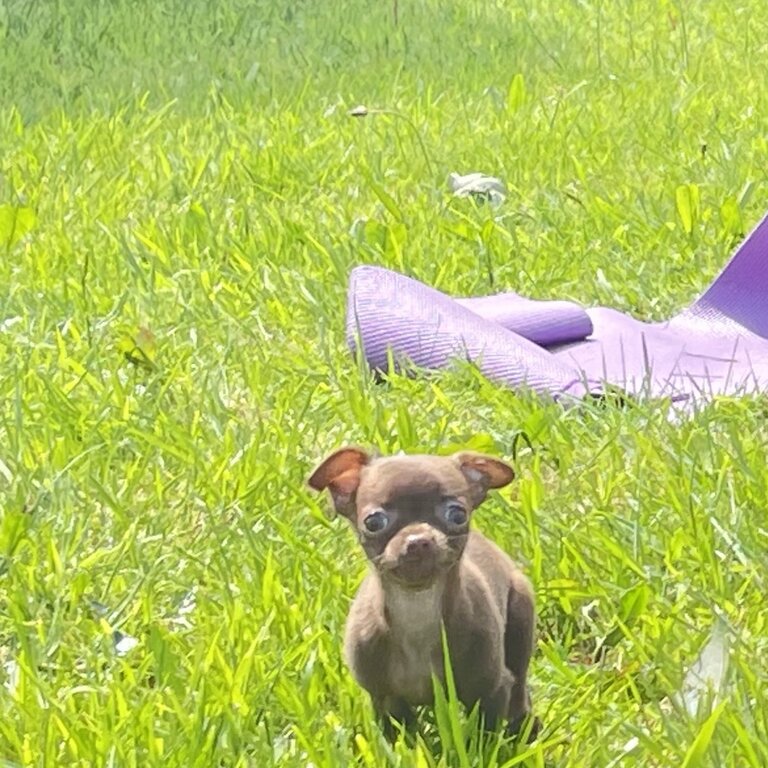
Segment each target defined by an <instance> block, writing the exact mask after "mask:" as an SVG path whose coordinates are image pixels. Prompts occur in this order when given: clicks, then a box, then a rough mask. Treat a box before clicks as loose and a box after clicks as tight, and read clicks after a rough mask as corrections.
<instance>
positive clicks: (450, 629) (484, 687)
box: [310, 449, 534, 733]
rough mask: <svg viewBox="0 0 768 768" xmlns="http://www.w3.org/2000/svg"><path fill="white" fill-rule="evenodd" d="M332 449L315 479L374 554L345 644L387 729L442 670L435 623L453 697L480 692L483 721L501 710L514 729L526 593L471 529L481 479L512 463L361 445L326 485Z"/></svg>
mask: <svg viewBox="0 0 768 768" xmlns="http://www.w3.org/2000/svg"><path fill="white" fill-rule="evenodd" d="M347 450H348V451H350V450H352V451H354V449H347ZM343 454H344V452H343V451H342V452H339V453H338V454H334V457H338V456H341V455H343ZM334 457H331V458H330V459H328V461H327V462H326V463H325V464H323V465H322V466H321V467H320V468H319V469H318V470H317V472H316V473H315V475H313V480H316V481H317V483H316V484H315V485H313V487H317V486H318V485H321V486H322V487H330V489H331V492H332V494H333V496H334V502H335V503H336V507H337V509H338V510H339V511H340V512H342V514H345V515H346V516H347V517H349V518H350V520H351V521H352V522H353V524H354V525H355V527H356V528H357V529H358V531H359V534H360V539H361V543H362V545H363V548H364V549H365V551H366V554H367V555H368V557H369V559H370V560H371V563H372V568H371V570H370V571H369V573H368V574H367V576H366V577H365V579H364V581H363V583H362V585H361V586H360V589H359V590H358V593H357V595H356V597H355V599H354V601H353V604H352V607H351V609H350V613H349V617H348V620H347V626H346V633H345V655H346V659H347V662H348V664H349V666H350V668H351V670H352V672H353V674H354V676H355V678H356V679H357V680H358V682H359V683H360V685H361V686H362V687H363V688H365V689H366V690H367V691H368V692H369V693H370V695H371V698H372V701H373V704H374V706H375V708H376V710H377V711H378V713H379V714H380V716H381V717H382V719H383V721H384V723H385V726H387V727H388V730H389V731H390V733H391V732H392V731H391V727H390V726H389V718H390V717H392V718H394V719H396V720H399V721H402V722H404V723H406V724H409V723H410V722H411V721H412V720H413V708H414V707H416V706H419V705H422V704H430V703H432V692H433V689H432V675H433V674H434V675H436V676H437V677H438V679H441V680H442V679H444V660H443V651H442V647H443V646H442V636H441V631H442V628H443V627H444V628H445V634H446V641H447V647H448V650H449V653H450V661H451V667H452V670H453V674H454V679H455V682H456V689H457V693H458V696H459V698H460V699H461V701H462V702H463V703H464V704H465V705H466V706H467V707H470V708H471V707H472V706H474V705H475V704H476V703H479V704H480V708H481V711H482V713H483V715H484V718H485V723H486V726H489V727H493V726H494V725H495V724H496V723H497V721H498V720H500V719H503V720H506V721H508V723H509V725H510V728H511V729H512V730H516V729H518V728H519V727H520V725H521V723H522V721H523V720H524V718H525V716H526V715H527V714H528V713H529V710H530V701H529V697H528V693H527V685H526V677H527V671H528V663H529V660H530V656H531V652H532V649H533V627H534V601H533V594H532V590H531V587H530V585H529V583H528V581H527V579H526V578H525V577H524V576H523V575H522V574H521V573H520V571H519V570H518V569H517V568H516V566H515V565H514V563H513V562H512V560H511V559H510V558H509V557H508V556H507V555H506V554H505V553H504V552H502V550H501V549H499V548H498V547H497V546H496V545H495V544H493V543H492V542H491V541H489V540H488V539H486V538H485V537H484V536H482V534H480V533H477V532H476V531H470V530H469V528H468V522H469V513H470V512H471V511H472V510H473V509H474V508H475V507H476V506H477V505H478V504H479V503H480V502H481V501H482V500H483V498H484V497H485V493H486V491H487V489H488V487H499V486H500V485H503V484H506V482H509V480H511V479H512V476H513V475H512V471H511V470H510V469H509V468H508V467H506V465H503V464H501V462H497V461H496V460H494V459H489V458H488V457H482V456H479V455H477V454H460V455H459V456H458V457H455V458H454V457H450V458H446V457H434V456H397V457H391V458H386V459H376V460H371V459H370V458H369V457H367V456H366V455H365V454H363V453H362V452H359V451H358V452H356V453H353V454H352V455H351V456H350V455H347V456H346V459H347V461H346V462H341V464H338V461H337V462H336V463H337V465H338V466H336V467H335V468H333V469H332V471H330V472H329V473H327V477H328V478H331V480H330V481H329V482H325V484H323V482H322V481H324V480H325V479H326V478H324V477H323V476H322V473H321V470H322V469H323V467H325V466H326V464H329V463H333V461H332V460H333V459H334ZM350 459H352V462H351V464H350ZM356 461H357V462H359V464H356V463H355V462H356ZM339 470H341V471H339ZM318 473H320V475H318ZM339 478H341V479H339ZM333 479H336V483H335V486H334V482H333ZM310 482H312V481H310ZM384 518H386V520H385V522H384V523H382V520H383V519H384ZM371 521H373V523H374V525H373V526H371ZM379 525H383V527H382V528H380V529H379ZM367 526H371V527H374V528H376V529H377V530H374V531H370V530H368V529H367Z"/></svg>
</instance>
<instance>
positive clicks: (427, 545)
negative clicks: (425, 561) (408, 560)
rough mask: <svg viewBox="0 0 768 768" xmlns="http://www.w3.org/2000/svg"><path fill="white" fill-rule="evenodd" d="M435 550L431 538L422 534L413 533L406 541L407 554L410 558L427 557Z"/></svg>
mask: <svg viewBox="0 0 768 768" xmlns="http://www.w3.org/2000/svg"><path fill="white" fill-rule="evenodd" d="M434 548H435V543H434V541H432V539H431V538H429V536H424V534H421V533H412V534H410V535H409V536H408V538H407V539H406V540H405V554H406V556H408V557H420V556H421V555H426V554H428V553H429V552H431V551H432V550H433V549H434Z"/></svg>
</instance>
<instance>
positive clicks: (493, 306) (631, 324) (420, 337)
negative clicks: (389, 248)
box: [347, 216, 768, 401]
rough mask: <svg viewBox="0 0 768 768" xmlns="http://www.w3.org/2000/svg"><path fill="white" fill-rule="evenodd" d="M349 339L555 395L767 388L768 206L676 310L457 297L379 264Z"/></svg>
mask: <svg viewBox="0 0 768 768" xmlns="http://www.w3.org/2000/svg"><path fill="white" fill-rule="evenodd" d="M347 340H348V343H349V344H350V347H351V348H352V349H353V350H354V349H356V348H357V345H358V344H360V345H361V346H362V352H363V354H364V356H365V359H366V360H367V361H368V363H369V365H370V366H371V367H372V368H374V369H377V370H384V369H386V368H387V365H388V360H389V357H390V355H391V358H392V359H393V360H394V362H395V364H396V365H402V364H403V363H404V362H406V361H407V362H409V363H411V364H413V365H416V366H418V367H422V368H431V369H438V368H443V367H445V366H447V365H449V364H450V362H451V361H452V360H453V359H455V358H461V359H465V360H469V361H472V362H473V363H475V364H476V365H478V366H479V368H480V370H482V372H483V373H484V374H485V375H486V376H488V378H490V379H493V380H495V381H499V382H501V383H504V384H506V385H507V386H510V387H513V388H531V389H533V390H535V391H536V392H539V393H541V394H549V395H552V396H553V397H555V398H561V397H563V396H565V395H570V396H583V395H585V394H587V393H592V394H599V393H601V392H603V391H605V389H606V387H611V388H619V389H621V390H623V391H625V392H626V393H628V394H633V395H641V396H642V395H647V396H652V397H670V398H672V399H673V400H675V401H688V400H694V399H699V398H704V399H706V398H711V397H713V396H715V395H718V394H728V395H736V394H748V393H754V392H765V391H768V216H766V217H765V218H764V219H763V220H762V221H761V222H760V224H758V226H757V227H756V228H755V229H754V230H753V231H752V232H751V233H750V235H749V236H748V237H747V239H746V240H745V241H744V242H743V243H742V245H741V246H740V247H739V248H738V250H737V251H736V253H735V254H734V255H733V257H732V258H731V260H730V262H729V263H728V264H727V265H726V267H725V269H723V271H722V272H721V273H720V275H719V276H718V277H717V278H716V279H715V281H714V282H713V283H712V285H711V286H710V287H709V288H708V289H707V290H706V291H705V293H704V294H703V295H702V296H701V297H700V298H699V299H698V300H697V301H696V302H695V303H694V304H692V305H691V306H690V307H688V308H687V309H685V310H683V311H682V312H681V313H680V314H678V315H676V316H675V317H673V318H671V319H670V320H668V321H665V322H661V323H645V322H642V321H641V320H637V319H635V318H633V317H631V316H629V315H626V314H623V313H621V312H618V311H616V310H614V309H610V308H608V307H595V308H592V309H586V310H585V309H582V308H581V307H579V306H578V305H576V304H573V303H571V302H566V301H535V300H532V299H527V298H524V297H522V296H519V295H518V294H516V293H503V294H498V295H495V296H487V297H475V298H464V299H457V298H452V297H450V296H447V295H446V294H444V293H441V292H440V291H437V290H435V289H434V288H430V287H429V286H426V285H424V284H423V283H420V282H418V281H416V280H413V279H412V278H409V277H406V276H404V275H401V274H398V273H397V272H392V271H390V270H387V269H382V268H380V267H371V266H362V267H357V268H356V269H354V270H353V271H352V274H351V276H350V285H349V294H348V303H347Z"/></svg>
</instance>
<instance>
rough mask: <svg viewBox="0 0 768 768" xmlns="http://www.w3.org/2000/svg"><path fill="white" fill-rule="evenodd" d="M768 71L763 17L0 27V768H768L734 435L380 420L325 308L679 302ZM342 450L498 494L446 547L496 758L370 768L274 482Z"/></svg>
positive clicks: (761, 457) (498, 421)
mask: <svg viewBox="0 0 768 768" xmlns="http://www.w3.org/2000/svg"><path fill="white" fill-rule="evenodd" d="M555 6H558V8H557V9H556V8H555ZM766 41H768V21H766V18H765V13H764V8H763V5H762V4H761V3H759V2H757V0H753V1H752V2H742V1H739V2H734V3H717V4H716V3H703V2H702V3H676V2H667V1H666V0H658V1H657V2H652V1H651V0H636V1H635V2H629V1H627V2H615V3H608V2H603V3H600V2H594V3H590V2H579V3H576V2H572V3H571V2H569V3H557V4H556V3H546V2H542V1H540V0H526V2H520V3H502V2H495V3H494V2H490V3H482V2H479V0H462V2H454V3H442V2H437V0H425V1H424V2H416V0H400V2H399V3H398V24H397V26H396V25H395V24H394V20H393V3H390V2H386V3H382V4H376V3H370V2H363V0H339V2H333V3H331V2H327V3H322V2H301V0H262V2H245V1H244V0H221V1H220V2H216V3H205V2H202V1H197V0H188V1H187V2H184V3H182V2H170V1H167V2H158V3H149V2H143V1H141V0H114V1H112V2H95V1H92V0H70V1H69V2H66V3H64V2H54V1H53V0H27V1H26V2H18V1H17V0H6V2H5V3H1V4H0V105H2V106H1V107H0V253H1V254H2V259H1V260H0V284H2V285H3V286H4V290H3V291H2V292H0V352H1V353H2V357H1V358H0V359H2V361H3V364H2V367H0V507H1V509H2V512H0V514H1V515H2V517H1V518H0V579H1V580H0V683H2V686H0V765H3V766H8V767H10V766H21V765H24V766H43V765H45V766H54V765H67V766H72V765H89V766H91V765H95V766H102V765H104V766H132V765H136V766H145V765H162V766H164V768H171V766H185V767H187V766H206V767H207V766H264V765H275V766H308V765H314V766H317V767H318V768H319V767H320V766H328V767H330V766H345V765H360V766H418V767H419V768H428V767H430V766H465V765H471V766H483V767H484V768H498V767H499V766H513V765H526V766H558V767H559V766H595V767H598V768H605V767H606V766H625V765H626V766H629V765H647V766H660V767H663V766H678V765H685V766H688V767H689V768H693V766H718V767H720V766H754V767H755V768H757V767H758V766H763V765H765V764H766V763H767V762H768V747H766V744H768V714H767V713H768V679H767V678H768V674H767V673H766V669H765V663H764V661H765V658H766V654H768V639H767V638H768V616H767V612H766V609H765V593H766V587H767V585H766V563H767V562H768V515H766V483H767V482H768V473H766V442H767V441H768V428H766V426H765V415H766V411H765V404H764V402H762V401H761V400H759V399H753V400H745V401H729V400H720V401H718V402H717V403H715V404H713V405H711V406H710V407H708V408H705V409H702V410H701V411H700V412H698V413H696V414H694V415H693V417H692V418H690V419H688V420H685V421H683V422H679V421H676V420H675V419H673V418H670V414H669V413H668V411H667V409H666V406H665V405H664V404H659V403H648V404H644V405H639V406H634V407H630V408H628V409H625V410H622V409H620V408H618V407H614V406H612V405H610V404H609V405H606V406H605V407H598V406H596V405H585V406H584V407H582V408H575V409H571V410H563V409H562V408H560V407H558V406H554V405H552V404H549V403H547V402H544V401H540V400H536V399H534V398H532V397H527V396H521V395H515V394H513V393H510V392H508V391H504V390H502V389H499V388H497V387H495V386H493V385H491V384H490V383H488V382H486V381H484V380H483V379H482V378H480V377H479V376H478V375H477V374H476V373H475V372H474V371H472V370H469V369H466V368H465V369H457V370H455V371H450V372H445V373H441V374H440V375H431V376H423V377H419V378H416V379H410V378H405V377H400V376H392V377H391V378H390V379H389V381H388V382H387V383H385V384H383V385H377V384H375V383H373V382H372V380H371V378H370V377H369V375H368V374H367V373H366V371H365V370H363V369H362V368H361V367H359V366H358V365H357V364H356V363H355V361H354V360H353V359H352V358H351V357H350V356H349V354H348V353H347V351H346V348H345V345H344V339H343V313H344V300H345V288H346V278H347V275H348V273H349V270H350V269H351V268H352V267H353V266H354V265H356V264H360V263H376V264H383V265H387V266H389V267H392V268H394V269H398V270H401V271H404V272H406V273H408V274H411V275H414V276H416V277H418V278H419V279H422V280H424V281H426V282H429V283H430V284H434V285H436V286H437V287H439V288H441V289H443V290H446V291H449V292H453V293H464V294H470V293H487V292H491V291H494V290H498V289H500V288H503V287H508V288H512V289H515V290H519V291H521V292H523V293H527V294H530V295H533V296H540V297H548V296H553V297H570V298H574V299H576V300H579V301H581V302H583V303H586V304H593V303H598V302H601V303H609V304H612V305H614V306H617V307H618V308H620V309H623V310H627V311H631V312H634V313H636V314H637V315H639V316H641V317H644V318H658V317H663V316H665V314H666V313H669V312H671V311H673V310H674V309H676V308H679V307H681V306H683V305H684V304H685V303H686V302H688V301H689V300H691V299H692V298H693V297H694V296H695V295H696V294H697V292H698V291H699V290H700V289H701V288H702V287H703V286H704V285H705V284H706V282H707V281H708V280H709V279H711V277H712V276H714V275H715V274H716V272H717V271H718V270H719V268H720V267H721V266H722V264H723V263H724V261H725V259H726V258H727V256H728V254H729V253H730V251H731V250H732V248H733V247H734V245H735V244H736V243H737V242H738V240H739V239H740V237H741V235H742V234H743V233H744V232H745V231H746V230H748V229H749V228H750V227H751V226H752V225H753V224H754V223H755V222H756V221H757V220H758V218H759V216H760V215H761V214H762V213H763V211H764V210H765V209H766V208H768V195H766V185H765V167H766V165H765V164H766V155H768V138H766V137H768V117H766V116H767V115H768V89H766V87H765V82H766V81H765V72H764V66H763V62H764V60H765V57H766V54H767V53H768V42H766ZM360 103H362V104H365V105H367V106H368V107H370V108H378V109H388V110H394V111H397V112H399V113H401V115H402V116H400V117H398V116H393V115H384V114H380V115H375V116H374V115H371V116H369V117H367V118H364V119H354V118H350V117H349V116H348V115H347V111H348V110H349V109H350V108H352V107H354V106H355V105H357V104H360ZM409 121H410V123H412V126H411V125H409ZM414 128H415V130H416V132H417V135H416V134H415V133H414V130H413V129H414ZM422 143H423V150H425V151H422ZM425 152H426V156H425ZM474 170H482V171H484V172H487V173H491V174H494V175H498V176H500V177H502V178H503V179H504V180H505V181H506V183H507V185H508V188H509V192H510V194H509V197H508V199H507V201H506V203H505V204H504V206H503V207H502V208H501V209H499V210H497V211H496V212H495V213H492V212H490V211H489V210H487V209H483V208H475V207H473V205H472V204H471V203H469V202H468V201H465V200H453V199H451V197H450V194H449V192H448V188H447V184H446V178H447V176H448V174H449V173H450V172H451V171H458V172H469V171H474ZM691 185H692V186H691ZM380 190H384V192H385V193H386V195H382V194H381V192H380ZM387 196H389V197H391V201H390V199H389V197H387ZM384 201H386V203H387V204H386V205H385V202H384ZM359 219H364V220H367V223H366V224H365V226H361V225H360V224H358V226H357V227H353V224H354V222H355V221H356V220H359ZM345 442H355V443H359V444H363V445H367V446H370V447H373V448H377V449H380V450H382V451H393V450H398V449H405V450H408V451H415V450H430V451H431V450H447V449H448V448H449V447H450V446H451V445H453V446H455V447H459V446H466V445H474V446H479V447H482V448H484V449H487V450H489V451H492V452H495V453H498V454H499V455H502V456H504V457H506V458H508V459H513V460H514V463H515V466H516V468H517V470H518V477H519V479H518V481H517V482H516V484H515V485H514V486H512V487H511V489H509V490H506V491H504V492H503V493H501V494H496V495H494V496H493V498H492V499H491V500H489V502H488V503H487V504H486V505H485V506H484V507H483V508H482V510H481V511H480V513H479V514H478V516H477V525H478V527H480V528H481V529H482V530H484V531H486V532H487V533H489V534H490V535H492V536H493V538H494V539H495V540H496V541H497V542H498V543H499V544H501V545H502V546H503V547H504V548H505V549H506V550H507V551H509V552H510V553H511V554H512V555H513V556H514V557H516V558H518V559H519V560H520V562H521V563H523V564H524V566H525V568H526V570H527V573H528V574H529V575H530V577H531V579H532V581H533V583H534V585H535V588H536V591H537V595H538V606H539V613H540V621H539V634H540V637H539V643H538V650H537V654H536V656H535V658H534V661H533V666H532V685H533V692H534V699H535V704H536V708H537V711H538V713H539V715H540V716H541V717H542V719H543V721H544V723H545V731H544V733H543V736H542V739H541V740H540V741H539V742H538V743H537V744H536V745H534V746H533V747H531V748H530V749H529V750H525V749H520V750H518V751H517V752H516V751H515V749H514V748H513V747H512V746H511V745H509V744H504V743H499V741H498V739H497V740H494V739H489V740H488V742H487V743H485V744H478V743H477V742H476V741H471V742H470V743H469V746H468V747H467V748H466V749H464V748H463V745H462V744H460V743H458V742H457V741H456V739H455V738H454V737H455V734H456V733H459V732H460V730H458V729H462V728H464V729H466V733H467V734H469V733H470V731H471V721H467V720H466V719H464V718H463V717H461V718H460V717H459V714H458V710H457V709H456V707H455V702H453V703H451V702H450V701H448V702H447V703H446V705H445V706H444V707H441V708H440V711H439V712H438V713H437V714H436V715H434V716H433V717H431V718H427V720H426V721H425V726H424V733H423V738H422V741H421V742H420V745H419V746H418V747H417V748H416V749H411V748H409V747H408V746H407V745H405V744H403V743H399V744H397V745H396V746H395V747H394V748H392V749H390V748H389V747H388V746H386V745H385V744H384V743H383V742H382V740H381V738H380V736H379V733H378V730H377V728H376V726H375V724H374V722H373V718H372V713H371V709H370V706H369V703H368V701H367V698H366V696H365V695H364V693H363V692H362V691H361V690H359V689H358V688H357V686H356V685H355V684H354V683H353V681H352V679H351V677H350V675H349V673H348V672H347V670H346V669H345V667H344V665H343V663H342V660H341V654H340V645H341V642H340V639H341V633H342V627H343V622H344V618H345V615H346V610H347V606H348V604H349V600H350V598H351V595H352V594H353V593H354V590H355V587H356V585H357V584H358V583H359V580H360V578H361V576H362V574H363V573H364V568H365V564H364V562H363V559H362V556H361V554H360V553H359V552H358V550H357V548H356V544H355V541H354V537H353V536H352V535H351V533H350V532H349V531H347V530H346V528H345V526H344V525H343V524H342V523H341V522H339V521H335V522H329V521H328V520H326V518H325V517H324V510H325V508H326V505H325V502H324V501H323V500H322V499H320V498H316V497H314V496H312V495H310V493H309V492H308V491H307V490H306V488H305V486H304V478H305V477H306V475H307V473H308V471H309V470H310V468H311V467H312V466H313V465H314V464H315V462H316V461H318V460H319V459H320V458H321V457H322V456H323V455H324V453H325V452H327V451H330V450H331V449H333V448H335V447H337V446H339V445H340V444H343V443H345ZM180 609H182V610H181V612H180ZM721 624H722V625H723V626H725V627H726V630H727V631H726V637H727V638H728V640H729V647H730V660H729V664H728V667H727V671H726V674H725V679H724V690H723V692H722V696H721V698H720V700H719V701H720V702H721V703H720V704H718V705H715V706H712V705H711V704H712V703H711V702H709V701H708V700H707V697H706V696H704V695H702V697H701V698H702V703H701V706H700V707H699V710H700V711H699V713H698V715H689V714H687V713H686V711H685V709H684V708H683V707H682V706H681V703H680V699H681V696H682V694H683V692H684V690H685V688H686V685H685V684H684V680H685V679H686V674H687V673H688V671H689V670H690V669H691V667H692V666H693V665H694V664H695V662H696V659H697V657H698V655H699V653H700V651H701V649H702V647H703V646H704V644H705V643H706V642H707V639H708V638H709V636H710V633H711V632H712V631H713V628H714V627H718V626H721ZM115 630H119V631H120V632H121V633H123V634H124V635H127V636H130V637H134V638H136V639H137V640H138V644H137V645H136V646H135V647H133V648H132V649H130V650H128V651H127V652H125V653H124V654H123V655H120V654H119V653H117V649H116V647H115V643H114V636H113V632H114V631H115ZM716 636H720V635H718V634H717V633H716ZM600 643H602V644H603V647H604V652H603V653H602V654H601V656H600V659H599V660H598V661H596V660H595V651H596V648H597V646H598V645H599V644H600ZM710 713H712V714H710ZM441 735H442V738H441ZM459 741H460V740H459ZM627 750H628V751H627ZM625 751H627V753H626V754H625Z"/></svg>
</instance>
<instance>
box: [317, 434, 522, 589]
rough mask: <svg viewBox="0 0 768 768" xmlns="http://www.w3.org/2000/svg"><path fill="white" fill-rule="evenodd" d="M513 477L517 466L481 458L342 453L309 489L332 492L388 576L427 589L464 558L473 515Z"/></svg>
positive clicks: (339, 508) (345, 450)
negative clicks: (374, 455)
mask: <svg viewBox="0 0 768 768" xmlns="http://www.w3.org/2000/svg"><path fill="white" fill-rule="evenodd" d="M513 477H514V472H513V471H512V468H511V467H509V466H507V465H506V464H504V463H503V462H501V461H499V460H498V459H493V458H491V457H490V456H483V455H482V454H479V453H469V452H463V453H457V454H455V455H453V456H390V457H385V458H376V459H374V458H371V457H370V456H369V455H368V454H367V453H365V452H364V451H361V450H360V449H358V448H342V449H341V450H340V451H337V452H336V453H334V454H332V455H331V456H329V457H328V458H327V459H326V460H325V461H324V462H323V463H322V464H321V465H320V466H319V467H318V468H317V469H316V470H315V471H314V472H313V473H312V476H311V477H310V478H309V485H310V487H312V488H314V489H315V490H317V491H321V490H323V489H325V488H327V489H328V490H329V491H330V493H331V498H332V499H333V504H334V507H335V509H336V511H337V512H338V513H339V514H341V515H343V516H344V517H346V518H347V519H348V520H349V521H350V522H351V523H352V525H353V526H354V527H355V529H356V530H357V532H358V535H359V537H360V541H361V543H362V545H363V549H364V550H365V553H366V555H367V556H368V558H369V559H370V560H371V562H372V563H373V564H374V566H375V567H376V568H377V570H378V571H379V573H380V574H381V576H382V578H386V579H392V580H394V581H396V582H398V583H400V584H401V585H403V586H405V587H412V588H423V587H427V586H429V585H430V584H432V583H433V582H434V581H435V579H436V578H438V576H439V575H440V574H441V573H443V572H445V571H446V570H448V569H449V568H451V567H452V566H453V565H455V563H456V562H457V561H458V559H459V558H460V557H461V553H462V552H463V550H464V546H465V544H466V542H467V535H468V533H469V520H470V517H471V514H472V511H473V510H474V509H475V508H476V507H477V506H478V505H479V504H480V503H481V502H482V501H483V500H484V499H485V496H486V494H487V492H488V490H489V489H490V488H501V487H503V486H505V485H507V484H508V483H509V482H511V480H512V479H513Z"/></svg>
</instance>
